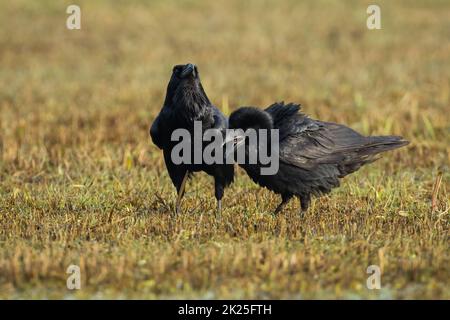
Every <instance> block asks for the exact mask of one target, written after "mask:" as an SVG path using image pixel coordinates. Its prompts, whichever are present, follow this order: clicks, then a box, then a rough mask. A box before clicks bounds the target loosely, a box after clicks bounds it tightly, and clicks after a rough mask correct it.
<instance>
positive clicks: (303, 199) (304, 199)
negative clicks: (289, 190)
mask: <svg viewBox="0 0 450 320" xmlns="http://www.w3.org/2000/svg"><path fill="white" fill-rule="evenodd" d="M310 202H311V195H310V194H309V193H307V194H302V195H301V196H300V205H301V208H302V210H301V212H300V213H301V214H303V213H304V212H306V211H307V210H308V208H309V203H310Z"/></svg>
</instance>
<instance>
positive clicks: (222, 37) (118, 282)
mask: <svg viewBox="0 0 450 320" xmlns="http://www.w3.org/2000/svg"><path fill="white" fill-rule="evenodd" d="M78 3H80V4H81V8H82V30H80V31H69V30H67V29H66V28H65V19H66V14H65V9H66V6H67V5H68V4H71V3H69V2H67V3H65V2H64V1H32V0H29V1H8V2H6V1H2V2H1V3H0V21H2V28H0V66H1V67H0V88H1V89H0V123H1V131H0V195H1V198H0V212H1V214H0V297H1V298H63V297H77V298H104V297H110V298H166V297H172V298H180V297H188V298H358V297H362V298H441V299H449V298H450V285H449V279H450V272H449V265H450V256H449V252H450V251H449V207H450V201H449V198H450V197H449V172H448V168H447V167H446V165H448V162H449V157H450V147H449V141H450V134H449V130H450V128H449V123H450V115H449V110H450V109H449V95H450V80H449V74H450V64H449V63H448V57H449V56H450V42H449V38H450V4H449V3H448V2H447V1H433V2H430V3H429V2H426V1H416V2H412V1H395V2H394V1H385V2H381V3H380V5H381V8H382V27H383V29H382V30H379V31H369V30H367V29H366V27H365V19H366V13H365V12H366V8H367V5H368V4H369V2H367V3H365V2H364V1H363V2H360V1H354V2H352V1H350V2H345V3H343V2H342V3H341V2H334V1H309V2H306V3H304V2H300V1H294V0H292V1H287V2H283V3H280V2H278V1H249V2H247V1H246V2H245V4H244V2H243V1H237V0H236V1H223V2H221V1H201V2H197V1H179V2H176V3H175V2H174V1H152V2H149V3H147V2H144V1H114V2H112V1H111V2H106V1H95V2H94V1H78ZM187 61H191V62H195V63H197V64H198V65H199V68H200V72H201V74H202V79H203V82H204V86H205V88H206V91H207V92H208V94H209V96H210V98H211V99H212V101H214V102H215V103H216V104H217V105H218V106H219V107H222V108H224V109H225V111H228V106H229V110H233V109H234V108H236V107H237V106H239V105H249V104H251V105H257V106H266V105H268V104H270V103H272V102H274V101H277V100H285V101H295V102H300V103H302V104H303V105H304V110H305V111H306V112H307V113H309V114H311V115H312V116H314V117H319V118H321V119H323V120H328V121H338V122H342V123H346V124H348V125H350V126H352V127H353V128H355V129H357V130H359V131H361V132H363V133H366V134H387V133H392V134H400V135H403V136H405V137H406V138H407V139H409V140H411V142H412V143H411V144H410V145H409V146H408V147H407V148H404V149H403V150H399V151H396V152H391V153H389V154H386V155H385V157H384V158H383V159H381V160H380V161H378V162H376V163H374V164H372V165H370V166H368V167H365V168H363V169H362V170H360V171H359V172H358V173H356V174H354V175H352V176H350V177H348V178H346V179H345V180H344V181H343V185H342V187H341V188H340V189H338V190H336V191H334V192H333V193H332V194H331V195H329V196H326V197H323V198H320V199H318V200H317V199H316V200H315V201H314V202H313V205H312V207H311V209H310V210H309V212H308V213H307V215H306V216H305V217H304V218H303V219H301V218H299V217H298V216H297V210H298V203H295V202H293V203H292V204H290V205H289V206H288V209H287V210H285V212H284V213H283V214H281V215H279V216H273V215H271V211H272V210H273V209H274V207H275V206H276V203H277V202H278V198H277V197H276V196H275V195H273V194H271V193H270V192H268V191H267V190H263V189H260V188H258V187H257V186H256V185H254V184H253V183H252V182H251V181H250V180H249V178H248V177H246V176H245V174H243V172H242V171H241V170H239V172H238V177H237V181H236V183H235V184H234V185H233V186H232V187H231V188H230V189H228V190H227V191H226V195H225V199H224V204H225V210H224V213H223V217H222V219H221V220H218V219H216V218H215V215H214V208H215V201H214V197H213V194H212V192H211V190H212V181H211V179H209V178H208V177H206V176H204V175H198V176H197V177H196V178H195V179H194V180H193V181H191V182H190V183H189V184H188V193H187V196H186V198H185V200H184V202H183V209H184V214H182V215H180V216H178V217H173V216H172V215H171V214H170V212H171V208H172V207H173V204H174V201H175V192H174V188H173V186H172V185H171V182H170V179H169V178H168V175H167V173H166V170H165V167H164V164H163V159H162V156H161V154H160V152H159V150H157V148H156V147H155V146H153V145H152V144H151V142H150V139H149V136H148V128H149V125H150V123H151V121H152V120H153V118H154V116H155V115H156V114H157V112H158V111H159V109H160V107H161V104H162V101H163V97H164V93H165V86H166V83H167V81H168V78H169V75H170V71H171V66H172V65H174V64H177V63H183V62H187ZM228 112H229V111H228ZM439 168H440V170H441V172H442V175H441V178H440V179H441V182H440V188H439V190H436V189H437V188H436V187H435V188H434V189H433V186H434V185H437V184H439V181H437V182H436V178H437V176H438V169H439ZM433 190H434V191H433ZM433 194H434V195H433ZM432 198H433V208H432ZM69 264H78V265H79V266H80V268H81V273H82V289H81V290H79V291H75V292H74V291H69V290H67V289H66V277H67V274H66V273H65V270H66V268H67V266H68V265H69ZM371 264H377V265H380V266H381V268H382V271H383V274H382V278H381V281H382V289H381V290H379V291H376V290H375V291H371V290H368V289H367V288H366V285H365V284H366V278H367V276H368V275H367V274H366V268H367V266H369V265H371Z"/></svg>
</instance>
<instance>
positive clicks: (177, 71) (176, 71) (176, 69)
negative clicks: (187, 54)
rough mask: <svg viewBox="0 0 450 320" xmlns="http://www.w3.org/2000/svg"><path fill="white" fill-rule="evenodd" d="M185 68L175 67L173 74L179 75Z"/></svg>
mask: <svg viewBox="0 0 450 320" xmlns="http://www.w3.org/2000/svg"><path fill="white" fill-rule="evenodd" d="M182 69H183V68H182V67H181V66H175V67H173V71H172V72H173V73H176V74H179V73H180V72H181V70H182Z"/></svg>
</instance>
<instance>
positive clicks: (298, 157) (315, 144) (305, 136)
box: [229, 102, 409, 213]
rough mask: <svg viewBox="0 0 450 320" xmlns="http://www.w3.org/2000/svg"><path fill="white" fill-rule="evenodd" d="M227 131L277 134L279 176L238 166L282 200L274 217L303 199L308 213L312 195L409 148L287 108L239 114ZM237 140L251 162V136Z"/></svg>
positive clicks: (244, 110) (255, 166)
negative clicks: (293, 200)
mask: <svg viewBox="0 0 450 320" xmlns="http://www.w3.org/2000/svg"><path fill="white" fill-rule="evenodd" d="M229 128H230V129H231V128H233V129H243V130H244V131H245V130H247V129H249V128H253V129H268V130H270V129H278V130H279V131H278V134H279V170H278V172H277V173H276V174H275V175H262V174H261V171H260V169H261V166H262V164H261V163H260V162H257V163H256V164H249V163H246V164H240V165H241V166H242V167H243V168H244V170H245V171H246V172H247V174H248V175H249V176H250V178H251V179H252V180H253V181H255V182H256V183H258V184H259V185H261V186H263V187H266V188H268V189H269V190H272V191H274V192H275V193H277V194H280V195H281V199H282V201H281V203H280V204H279V205H278V207H277V208H276V210H275V213H278V212H279V211H280V210H281V209H282V208H283V207H284V206H285V205H286V203H287V202H288V201H289V200H290V199H291V198H292V197H293V196H296V197H298V198H299V199H300V202H301V211H306V210H307V209H308V206H309V203H310V199H311V195H320V194H324V193H328V192H330V191H331V189H332V188H335V187H338V186H339V178H342V177H344V176H346V175H348V174H350V173H352V172H355V171H356V170H358V169H359V168H360V167H361V166H363V165H365V164H367V163H370V162H373V161H375V160H377V157H376V155H377V154H379V153H381V152H384V151H387V150H392V149H396V148H399V147H401V146H404V145H407V144H408V143H409V142H408V141H406V140H404V139H403V138H402V137H398V136H369V137H365V136H362V135H361V134H359V133H358V132H356V131H354V130H352V129H350V128H348V127H346V126H343V125H340V124H336V123H331V122H323V121H319V120H314V119H311V118H309V117H308V116H306V115H305V114H303V113H301V112H300V105H298V104H292V103H290V104H286V105H285V104H284V103H283V102H281V103H275V104H272V105H271V106H269V107H268V108H267V109H265V110H264V111H263V110H261V109H258V108H255V107H242V108H239V109H238V110H236V111H234V112H233V113H232V114H231V115H230V118H229ZM234 139H235V143H236V142H237V141H239V143H245V152H246V155H247V157H248V152H249V139H248V136H247V138H245V137H242V136H241V137H240V139H236V137H235V138H234ZM257 141H258V142H257V143H259V141H260V140H257ZM268 144H269V143H268ZM236 147H237V146H236ZM257 147H259V145H258V146H257ZM270 147H271V146H267V148H268V149H270ZM247 162H248V161H247Z"/></svg>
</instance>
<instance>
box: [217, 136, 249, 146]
mask: <svg viewBox="0 0 450 320" xmlns="http://www.w3.org/2000/svg"><path fill="white" fill-rule="evenodd" d="M244 141H245V135H244V134H238V133H234V134H228V135H227V136H226V137H225V140H224V142H223V143H222V147H223V146H225V145H226V144H227V143H230V142H233V146H234V149H237V148H238V147H239V146H240V145H241V144H242V143H244Z"/></svg>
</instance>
